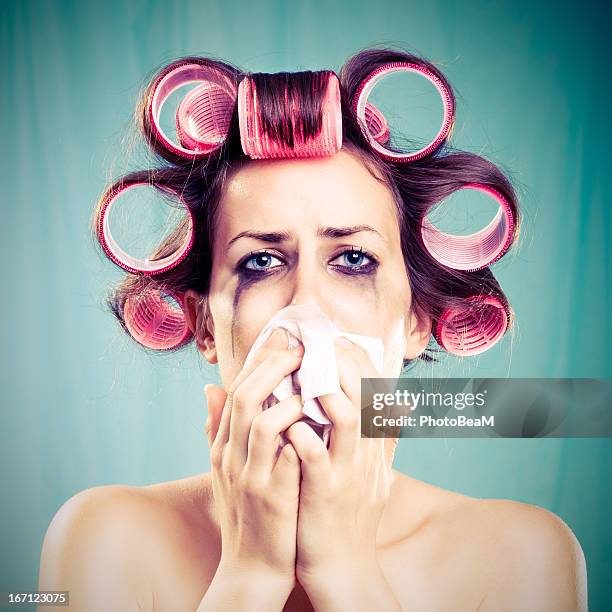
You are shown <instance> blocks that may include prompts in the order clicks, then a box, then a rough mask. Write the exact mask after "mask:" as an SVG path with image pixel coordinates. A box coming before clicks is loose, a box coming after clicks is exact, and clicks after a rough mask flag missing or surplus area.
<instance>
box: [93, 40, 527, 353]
mask: <svg viewBox="0 0 612 612" xmlns="http://www.w3.org/2000/svg"><path fill="white" fill-rule="evenodd" d="M398 72H408V73H414V74H418V75H420V76H422V77H424V78H426V79H427V80H428V81H429V82H430V83H431V84H432V85H433V86H434V87H435V89H436V90H437V92H438V93H439V95H440V98H441V100H442V104H443V107H444V112H443V120H442V124H441V126H440V128H439V130H438V132H437V134H436V136H435V137H434V138H433V140H432V141H431V142H430V143H429V144H427V145H425V146H423V147H421V148H420V149H419V150H417V151H411V152H407V151H401V150H397V147H394V146H393V145H392V139H393V136H394V133H393V130H391V129H390V127H389V124H388V122H387V120H386V118H385V116H384V114H383V113H382V112H381V111H380V109H379V108H377V107H376V106H374V105H373V104H372V103H370V102H369V101H368V98H369V97H370V95H371V93H372V91H373V90H374V89H375V88H376V87H377V85H378V84H379V83H380V81H381V80H383V79H384V78H385V77H386V76H387V75H389V74H392V73H398ZM185 85H194V87H193V88H192V89H191V90H190V91H189V92H187V93H186V94H184V95H183V96H182V98H181V100H180V102H179V103H178V107H177V110H176V113H175V126H176V138H177V140H173V139H172V138H171V137H170V135H169V134H168V133H167V131H166V130H164V129H163V128H162V125H161V121H160V119H161V113H162V109H163V107H164V105H165V104H166V102H167V101H168V99H169V98H170V96H171V95H172V94H173V93H174V92H176V91H177V90H179V89H180V88H182V87H184V86H185ZM143 101H144V104H143V107H142V112H141V117H142V128H143V132H144V134H145V137H146V138H147V140H148V142H149V144H150V145H151V147H152V148H153V150H154V151H156V152H157V153H158V154H159V155H160V156H161V157H163V158H164V159H166V160H167V161H169V162H171V164H172V167H171V168H170V169H163V170H160V172H159V173H152V176H159V177H160V178H159V179H156V180H154V179H150V180H148V181H143V180H138V179H139V178H141V177H134V176H128V177H124V178H123V179H120V180H119V181H117V182H115V183H114V184H113V185H111V186H110V187H109V189H108V190H107V191H106V193H105V194H104V195H103V197H102V198H101V201H100V203H99V204H98V214H97V218H96V220H97V223H96V231H97V237H98V240H99V242H100V244H101V246H102V248H103V250H104V252H105V253H106V255H107V256H108V257H109V258H110V259H111V260H112V261H113V262H114V263H115V264H117V265H118V266H120V267H122V268H123V269H125V270H126V271H128V272H130V273H131V274H135V275H138V276H139V277H146V278H149V279H151V288H150V289H149V290H147V291H145V292H144V294H143V292H142V289H139V290H138V291H132V292H126V293H125V294H124V295H123V296H122V300H121V302H120V303H121V308H114V311H115V314H116V315H117V316H119V317H120V318H121V319H122V322H123V323H124V324H125V327H126V329H127V330H128V331H129V332H130V334H131V335H132V337H134V338H135V339H136V340H137V341H138V342H140V343H141V344H142V345H144V346H147V347H149V348H154V349H157V350H170V349H174V348H178V347H181V346H183V345H184V344H186V343H187V342H188V341H189V340H190V339H191V337H190V333H189V330H188V329H187V327H186V325H185V321H184V316H183V315H182V310H181V308H182V300H181V293H182V290H183V289H182V288H180V285H181V283H178V284H177V286H176V287H175V288H174V289H172V288H171V287H172V284H171V283H167V282H166V283H165V285H164V286H165V287H167V288H166V289H165V290H161V289H160V288H159V287H156V286H155V283H154V282H153V277H160V278H161V276H162V275H163V276H165V277H170V276H172V275H174V276H176V278H177V279H178V278H182V279H184V278H185V276H188V274H187V273H186V272H185V268H188V266H189V260H190V257H193V256H196V255H197V252H198V247H197V244H196V243H197V233H196V226H197V225H198V223H199V221H198V212H199V210H201V204H200V203H198V202H197V201H196V199H195V197H193V198H191V197H188V196H187V195H186V192H187V191H188V190H186V189H184V184H179V182H178V180H176V179H178V177H183V179H182V180H183V183H185V181H187V183H190V182H193V183H194V186H195V181H196V180H199V181H201V182H202V184H203V185H204V186H206V185H207V182H206V181H207V179H206V178H201V177H200V178H192V173H191V168H192V167H193V164H194V163H202V164H203V165H202V166H201V168H202V174H203V175H205V174H206V171H207V168H208V165H207V164H208V163H212V164H213V166H214V165H215V164H220V163H221V161H220V160H221V159H222V158H227V156H232V157H235V156H236V155H237V153H236V152H235V148H232V147H233V146H234V145H233V144H232V142H233V143H235V142H238V141H239V143H240V149H241V154H242V155H244V156H247V157H249V158H251V159H273V158H292V157H295V158H299V157H317V156H328V155H334V154H335V153H336V152H337V151H338V150H339V149H340V148H341V147H342V146H343V141H347V144H349V145H351V146H353V147H355V146H356V147H357V148H358V149H361V150H363V151H365V152H366V153H367V155H368V157H369V158H373V157H375V158H376V159H378V160H379V161H378V162H377V164H378V165H379V166H381V167H384V168H385V169H386V171H387V172H386V173H387V176H389V177H392V180H393V182H394V184H395V188H396V191H397V192H398V193H399V196H400V198H401V200H402V208H403V211H402V215H403V217H404V218H405V223H406V224H407V225H406V228H407V229H406V233H407V234H410V235H411V240H410V244H407V246H406V249H408V250H410V251H411V252H410V253H409V254H408V253H405V254H406V255H409V257H407V258H406V260H407V261H409V260H410V259H417V260H419V261H420V262H421V268H422V270H421V272H420V273H419V274H418V275H417V273H416V270H415V271H413V277H412V278H411V282H412V283H414V282H415V281H416V280H419V282H421V283H423V282H426V283H429V286H428V287H426V288H425V289H424V290H422V291H419V292H417V293H418V294H417V295H415V299H416V301H417V302H418V301H419V300H421V301H422V300H424V299H425V298H426V297H427V296H429V297H427V299H429V300H431V303H430V304H429V306H428V307H427V308H425V310H428V311H430V312H432V313H434V314H435V323H434V326H433V329H432V334H433V336H434V337H435V339H436V341H437V342H438V344H439V345H440V346H441V347H442V348H443V349H445V350H446V351H447V352H449V353H452V354H456V355H473V354H477V353H480V352H482V351H484V350H487V349H488V348H490V347H491V346H493V345H494V344H496V343H497V342H498V341H499V339H500V338H501V337H502V336H503V335H504V333H505V332H506V330H507V328H508V326H509V325H510V324H511V322H512V311H511V309H510V308H509V305H508V303H507V301H506V300H505V297H504V296H503V293H502V292H501V289H500V288H499V286H498V285H497V283H496V282H495V281H494V279H493V278H492V275H491V274H490V272H489V271H488V268H487V267H488V266H489V265H491V264H492V263H494V262H495V261H497V260H499V259H500V258H501V257H502V256H503V255H504V254H505V253H506V251H507V250H508V249H509V248H510V246H511V244H512V243H513V241H514V240H515V239H516V237H517V235H518V208H517V205H516V198H515V196H514V193H513V190H512V187H511V185H510V184H509V182H508V181H507V180H506V179H505V177H503V175H501V173H500V172H499V170H498V169H497V168H495V167H494V166H493V165H492V164H490V163H489V162H486V161H485V160H483V159H482V158H479V157H478V156H473V155H472V156H469V155H468V154H463V155H461V154H456V155H442V154H441V153H442V151H443V149H444V145H445V144H446V142H447V140H448V138H449V136H450V134H451V132H452V128H453V125H454V120H455V98H454V95H453V92H452V88H451V86H450V84H449V83H448V81H447V80H446V78H445V77H444V75H443V74H442V73H441V72H440V71H439V70H438V69H437V68H436V67H435V66H434V65H433V64H431V63H430V62H427V61H426V60H424V59H422V58H419V57H417V56H414V55H410V54H407V53H404V52H400V51H394V50H389V49H372V50H368V51H363V52H360V53H358V54H357V55H356V56H354V57H353V58H351V59H350V60H349V61H348V62H347V63H346V64H345V66H344V67H343V68H342V70H341V71H340V74H339V75H338V74H336V73H335V72H333V71H331V70H321V71H316V72H315V71H303V72H295V73H291V72H280V73H273V74H270V73H241V72H240V71H239V70H238V69H235V68H233V67H231V66H230V65H228V64H225V63H223V62H220V61H218V60H212V59H208V58H203V57H188V58H183V59H180V60H177V61H175V62H172V63H171V64H169V65H168V66H166V67H164V68H163V69H162V70H161V71H160V72H159V73H158V74H157V75H156V76H155V77H154V78H153V80H152V81H151V83H150V85H149V87H148V88H147V91H146V92H145V96H144V99H143ZM236 128H237V130H236V133H237V135H238V137H239V139H238V140H235V139H234V140H232V142H229V138H228V137H231V138H234V136H232V130H233V129H236ZM226 165H227V164H226ZM218 167H219V166H218V165H217V168H218ZM187 169H189V171H190V173H189V174H188V178H185V174H186V172H187ZM172 173H174V175H173V174H172ZM168 177H170V178H168ZM419 177H420V178H419ZM145 182H148V183H149V184H150V185H151V187H152V188H155V189H162V190H163V191H165V192H166V193H170V194H174V195H175V197H176V200H177V201H178V202H180V203H181V204H182V205H183V206H184V207H185V209H186V212H187V214H186V216H185V222H184V224H183V225H182V226H181V228H180V230H181V231H180V232H179V233H180V234H181V240H176V241H175V242H173V244H172V245H166V247H167V248H165V249H164V256H161V257H160V256H159V254H154V255H153V256H152V257H150V258H148V259H138V258H135V257H132V256H130V255H129V254H128V253H126V252H125V251H123V250H122V249H121V248H120V247H119V245H118V244H117V242H116V241H115V240H114V239H113V237H112V234H111V232H110V225H109V223H108V213H109V211H110V209H111V208H112V205H113V203H114V202H115V200H116V199H117V197H118V196H119V195H120V194H121V193H122V192H124V191H125V190H126V189H129V188H130V187H132V186H135V185H141V186H142V184H143V183H145ZM211 184H212V179H211ZM179 187H180V188H179ZM425 189H428V191H424V190H425ZM459 189H474V190H478V191H479V192H481V193H484V194H487V195H489V196H491V197H492V198H493V199H494V200H495V201H496V202H497V204H498V205H499V209H498V212H497V214H496V216H495V217H494V219H493V220H492V221H491V222H490V223H489V225H488V226H487V227H485V228H483V229H482V230H480V231H479V232H476V233H474V234H471V235H469V236H456V235H451V234H448V233H445V232H442V231H441V230H439V229H438V228H436V227H435V226H434V225H433V224H432V223H431V222H430V221H429V219H428V218H427V215H428V213H429V212H430V210H431V209H432V208H433V207H434V206H435V205H436V204H438V203H439V202H440V201H441V200H442V199H444V198H445V197H447V196H448V195H450V194H452V193H453V192H455V191H458V190H459ZM200 199H201V198H200ZM412 221H414V223H412ZM413 227H414V228H415V230H416V231H413V230H412V228H413ZM208 235H209V236H212V233H211V232H210V228H209V231H208ZM170 246H173V247H174V251H172V249H171V248H170ZM204 248H207V247H206V246H204ZM194 250H195V251H196V254H195V255H194V253H193V252H194ZM425 268H426V269H427V270H429V271H430V276H431V278H430V279H428V280H427V281H424V280H423V279H424V277H425V275H424V274H423V269H425ZM175 270H176V271H175ZM179 270H182V271H181V272H180V273H179ZM444 278H446V280H444V281H442V280H440V279H444ZM164 280H166V281H167V278H166V279H164ZM183 284H184V283H183ZM168 287H170V288H168ZM453 287H455V288H454V289H453ZM187 288H188V287H187ZM449 288H450V289H449ZM422 296H425V297H422ZM434 296H437V297H436V298H434ZM434 299H437V300H438V302H439V303H440V304H443V303H446V306H444V307H442V308H436V305H435V303H434V301H433V300H434Z"/></svg>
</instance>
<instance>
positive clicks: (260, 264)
mask: <svg viewBox="0 0 612 612" xmlns="http://www.w3.org/2000/svg"><path fill="white" fill-rule="evenodd" d="M273 259H276V260H277V261H280V259H279V258H278V257H275V256H274V255H272V253H267V252H265V251H263V252H261V253H253V254H252V255H251V256H250V257H247V258H246V259H244V260H243V261H242V264H241V266H242V267H243V268H244V269H246V270H253V271H259V270H269V269H270V268H277V267H278V266H273V265H271V263H272V260H273ZM281 263H282V262H281Z"/></svg>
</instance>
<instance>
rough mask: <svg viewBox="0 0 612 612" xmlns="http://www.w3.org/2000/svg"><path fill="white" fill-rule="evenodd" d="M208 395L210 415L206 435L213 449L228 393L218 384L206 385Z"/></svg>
mask: <svg viewBox="0 0 612 612" xmlns="http://www.w3.org/2000/svg"><path fill="white" fill-rule="evenodd" d="M204 394H205V395H206V406H207V411H208V416H207V418H206V437H207V438H208V448H210V449H212V445H213V442H214V441H215V438H216V437H217V433H218V432H219V427H220V425H221V419H222V418H223V414H224V410H223V406H224V404H225V401H226V399H227V393H226V392H225V389H223V387H219V386H217V385H206V386H205V387H204Z"/></svg>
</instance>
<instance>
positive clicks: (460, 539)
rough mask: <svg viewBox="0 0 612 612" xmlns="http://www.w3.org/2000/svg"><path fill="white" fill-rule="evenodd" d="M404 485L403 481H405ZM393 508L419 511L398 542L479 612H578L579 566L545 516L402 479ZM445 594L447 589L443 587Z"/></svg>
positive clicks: (563, 531) (577, 549) (575, 552)
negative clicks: (464, 591)
mask: <svg viewBox="0 0 612 612" xmlns="http://www.w3.org/2000/svg"><path fill="white" fill-rule="evenodd" d="M406 478H408V477H406ZM399 492H400V495H399V497H398V500H400V503H401V504H403V505H404V507H406V505H407V504H409V503H410V500H411V499H412V500H414V499H415V497H418V498H419V499H421V500H425V501H424V504H423V505H422V507H423V508H426V509H427V511H426V512H425V513H424V514H423V516H422V517H421V521H420V522H415V523H414V524H415V525H417V526H418V529H412V530H411V531H410V532H408V533H407V534H406V537H405V538H404V539H403V540H402V541H401V544H400V547H399V551H401V552H399V554H401V555H410V554H416V555H417V556H418V557H419V559H420V560H421V563H422V567H423V568H424V567H428V568H429V570H430V571H431V572H434V571H435V572H436V575H440V573H441V574H442V575H445V576H447V579H448V577H449V576H455V577H456V578H457V581H458V588H460V585H461V584H462V583H463V584H464V585H465V584H470V583H471V584H473V585H474V587H475V588H476V589H477V590H479V591H480V592H482V593H483V599H482V608H481V609H482V610H487V609H496V606H498V605H501V604H502V603H504V602H505V603H504V605H508V602H513V604H512V606H510V607H512V608H513V609H523V607H522V604H523V603H524V604H525V605H527V604H528V603H529V605H532V604H533V602H535V601H539V602H540V603H541V606H540V608H539V609H558V610H563V609H568V610H569V609H572V610H583V609H586V608H585V606H586V565H585V560H584V554H583V551H582V548H581V546H580V544H579V542H578V540H577V538H576V536H575V535H574V533H573V532H572V530H571V529H570V527H569V526H568V525H567V524H566V523H565V522H564V521H563V520H562V519H561V518H560V517H558V516H557V515H556V514H554V513H552V512H550V511H549V510H546V509H545V508H542V507H539V506H536V505H533V504H527V503H523V502H519V501H514V500H509V499H482V498H477V497H471V496H467V495H462V494H459V493H456V492H453V491H449V490H446V489H443V488H440V487H437V486H434V485H431V484H428V483H425V482H421V481H414V479H410V478H408V479H407V480H406V481H405V482H402V484H401V485H400V487H399ZM447 588H450V585H449V584H448V583H447Z"/></svg>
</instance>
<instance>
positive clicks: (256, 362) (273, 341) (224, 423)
mask: <svg viewBox="0 0 612 612" xmlns="http://www.w3.org/2000/svg"><path fill="white" fill-rule="evenodd" d="M287 346H289V337H288V335H287V332H286V331H285V330H284V329H281V328H279V329H276V330H274V332H273V333H272V334H270V337H269V338H268V339H267V340H266V341H265V342H264V343H263V344H262V345H261V346H260V347H259V350H258V351H257V352H256V353H255V354H254V355H253V359H252V360H251V361H249V363H248V364H246V365H245V366H243V368H242V370H241V371H240V372H239V373H238V375H237V376H236V378H235V379H234V381H233V382H232V384H231V385H230V386H229V388H228V390H227V398H226V401H225V406H224V408H223V416H222V418H221V424H220V426H219V431H218V433H217V435H218V437H219V444H221V445H222V446H225V445H226V444H227V442H228V440H229V432H230V422H231V413H232V408H233V404H234V393H235V391H236V389H237V388H238V387H239V386H240V385H241V384H242V382H243V381H244V380H245V379H246V378H248V377H249V376H250V375H251V373H252V372H253V370H255V369H257V368H258V367H259V366H260V365H261V363H262V362H263V361H265V360H266V358H267V357H268V356H269V355H270V353H272V352H273V351H276V350H278V349H282V348H286V347H287Z"/></svg>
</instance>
